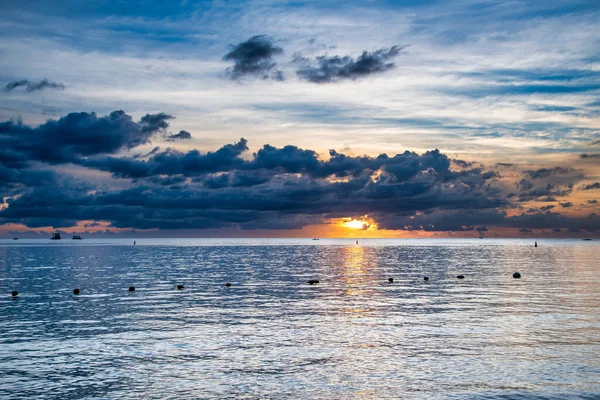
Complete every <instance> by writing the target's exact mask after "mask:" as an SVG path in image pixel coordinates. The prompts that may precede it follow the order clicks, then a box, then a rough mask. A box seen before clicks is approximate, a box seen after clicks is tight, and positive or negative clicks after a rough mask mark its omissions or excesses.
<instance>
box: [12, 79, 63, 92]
mask: <svg viewBox="0 0 600 400" xmlns="http://www.w3.org/2000/svg"><path fill="white" fill-rule="evenodd" d="M19 87H24V88H25V90H26V91H27V92H35V91H38V90H43V89H56V90H64V89H65V85H63V84H62V83H55V82H50V81H49V80H48V79H42V80H41V81H39V82H32V81H29V80H27V79H22V80H19V81H12V82H9V83H7V84H6V86H5V87H4V91H5V92H10V91H12V90H14V89H16V88H19Z"/></svg>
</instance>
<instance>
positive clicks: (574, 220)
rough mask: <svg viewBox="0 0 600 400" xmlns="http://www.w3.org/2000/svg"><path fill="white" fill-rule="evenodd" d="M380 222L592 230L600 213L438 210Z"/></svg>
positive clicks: (430, 227) (425, 227)
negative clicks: (569, 215)
mask: <svg viewBox="0 0 600 400" xmlns="http://www.w3.org/2000/svg"><path fill="white" fill-rule="evenodd" d="M376 218H377V217H376ZM378 221H380V222H379V227H380V228H385V229H406V230H422V231H439V232H442V231H459V232H460V231H470V230H473V227H474V226H475V225H477V224H485V225H486V226H490V225H491V226H502V227H508V228H514V229H519V230H522V232H526V231H528V230H531V229H561V228H562V229H572V228H579V229H584V230H586V231H589V232H592V231H597V230H598V229H600V217H598V216H597V215H596V214H589V215H588V216H587V217H568V216H565V215H562V214H559V213H552V212H550V211H546V212H534V213H522V214H519V215H514V216H508V215H507V214H506V212H504V211H499V210H497V209H479V210H465V209H458V210H441V211H440V210H436V211H434V212H432V213H427V214H420V215H411V216H400V215H387V216H385V218H383V217H381V220H378Z"/></svg>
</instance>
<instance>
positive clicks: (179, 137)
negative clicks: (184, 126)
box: [166, 131, 192, 142]
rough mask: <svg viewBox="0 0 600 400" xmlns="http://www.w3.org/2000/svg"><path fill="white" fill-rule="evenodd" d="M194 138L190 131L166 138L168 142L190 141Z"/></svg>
mask: <svg viewBox="0 0 600 400" xmlns="http://www.w3.org/2000/svg"><path fill="white" fill-rule="evenodd" d="M191 138H192V134H191V133H189V132H188V131H179V133H176V134H174V135H168V136H167V137H166V139H167V142H174V141H176V140H188V139H191Z"/></svg>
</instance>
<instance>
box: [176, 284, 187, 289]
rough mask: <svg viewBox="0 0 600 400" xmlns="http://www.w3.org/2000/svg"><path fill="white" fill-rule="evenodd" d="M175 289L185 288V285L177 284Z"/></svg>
mask: <svg viewBox="0 0 600 400" xmlns="http://www.w3.org/2000/svg"><path fill="white" fill-rule="evenodd" d="M177 289H179V290H182V289H185V286H183V285H177Z"/></svg>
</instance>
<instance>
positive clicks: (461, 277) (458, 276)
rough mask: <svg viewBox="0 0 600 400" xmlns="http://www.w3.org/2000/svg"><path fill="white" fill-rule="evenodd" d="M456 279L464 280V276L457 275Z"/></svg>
mask: <svg viewBox="0 0 600 400" xmlns="http://www.w3.org/2000/svg"><path fill="white" fill-rule="evenodd" d="M456 279H465V276H464V275H457V276H456Z"/></svg>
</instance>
